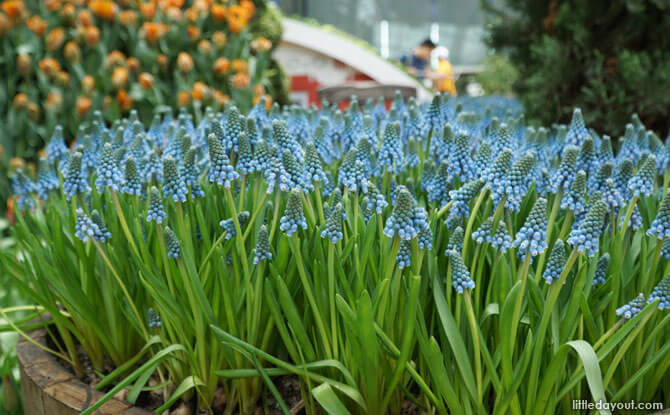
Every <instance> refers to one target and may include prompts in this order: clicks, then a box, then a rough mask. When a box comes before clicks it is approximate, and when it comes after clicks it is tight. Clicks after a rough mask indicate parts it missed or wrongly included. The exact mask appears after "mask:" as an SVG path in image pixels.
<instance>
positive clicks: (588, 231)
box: [12, 95, 670, 315]
mask: <svg viewBox="0 0 670 415" xmlns="http://www.w3.org/2000/svg"><path fill="white" fill-rule="evenodd" d="M385 104H386V103H385V102H384V101H383V100H379V101H378V102H376V103H375V102H374V101H373V100H368V101H366V102H365V103H364V104H362V105H361V104H359V102H358V101H357V100H356V99H355V98H353V99H352V101H351V105H350V106H349V108H348V109H346V110H344V111H343V110H341V109H340V108H339V107H338V106H336V105H330V104H327V103H324V104H323V105H321V106H320V107H317V106H313V107H311V108H309V109H304V108H298V107H292V108H284V109H282V108H280V107H279V106H277V105H276V104H275V106H274V107H273V109H272V111H271V112H267V111H266V109H265V107H264V105H265V103H264V100H261V101H260V102H259V103H258V104H257V105H256V106H255V107H254V108H253V109H252V110H251V112H250V113H249V114H248V115H247V116H244V115H243V114H241V113H240V112H239V110H238V109H237V108H235V107H234V106H232V105H231V106H228V107H226V108H225V109H224V110H223V111H221V112H215V111H214V110H212V109H210V108H208V109H207V110H206V112H205V114H204V116H203V117H202V118H201V120H200V121H199V122H197V123H196V122H194V119H193V117H192V116H191V115H189V114H188V113H187V112H186V110H183V111H181V112H179V113H178V114H177V115H176V116H175V115H173V114H172V113H170V112H167V113H165V114H162V115H156V116H155V117H154V120H153V122H152V123H151V125H150V126H149V128H148V129H145V128H144V126H143V125H142V123H141V122H140V121H139V120H138V115H137V113H136V112H131V114H130V116H129V117H128V118H127V119H122V120H117V121H115V122H114V123H113V124H112V125H111V126H107V125H106V124H105V123H104V121H103V119H102V116H101V114H100V113H95V114H94V116H93V119H92V121H91V122H90V123H88V124H84V125H82V127H81V128H80V129H79V132H78V133H77V135H76V137H74V141H75V143H74V145H73V146H72V150H70V149H68V147H67V145H66V140H65V138H66V137H64V134H63V130H62V128H60V127H57V128H55V129H54V132H53V136H52V138H51V140H50V141H49V143H48V145H47V148H46V157H45V158H44V159H43V160H41V161H40V165H39V171H38V174H37V176H36V180H34V181H33V180H32V179H31V178H30V177H29V175H28V174H26V173H25V172H23V171H18V172H16V173H15V174H14V176H13V182H12V183H13V189H14V193H15V194H16V200H17V206H18V208H19V209H21V210H25V209H33V208H37V207H38V206H40V205H39V204H37V203H35V201H36V200H37V199H39V200H41V201H44V200H47V199H49V198H51V197H64V198H65V199H67V200H68V201H71V200H73V199H74V200H76V201H77V206H79V207H80V208H81V209H80V210H78V211H77V213H76V215H77V218H76V235H77V237H78V238H80V239H81V240H84V241H88V240H91V239H93V240H96V241H100V242H104V241H105V240H107V239H108V238H110V237H111V235H110V234H109V232H108V231H107V230H106V228H105V226H104V223H103V222H102V220H101V218H100V215H99V214H98V213H97V212H92V211H90V210H89V209H87V208H86V206H87V204H86V198H87V195H89V194H90V192H92V191H95V192H98V193H107V192H119V193H122V194H125V195H127V197H131V198H135V199H133V200H134V201H135V202H136V203H137V202H140V203H138V204H142V203H143V204H144V205H145V206H146V216H145V217H144V219H146V221H147V222H156V223H157V224H163V223H164V222H166V221H167V212H170V221H172V215H173V214H174V213H176V211H175V210H174V208H173V206H174V204H173V203H174V202H178V203H188V202H189V201H196V200H197V199H198V198H206V197H208V193H210V194H214V195H216V197H220V195H219V193H218V192H219V190H217V187H219V186H223V187H224V188H226V189H229V190H230V191H231V192H234V193H240V194H243V193H244V192H246V191H247V189H248V188H247V187H245V186H251V185H252V183H254V185H255V184H260V185H261V186H262V188H263V189H265V191H266V192H267V193H273V192H279V195H283V196H284V197H283V198H280V197H277V199H276V202H274V203H280V206H276V209H275V211H277V212H282V211H283V215H282V216H281V218H270V219H269V220H268V219H267V218H266V220H268V223H270V221H272V220H275V219H279V220H278V224H279V230H281V231H282V232H283V233H284V234H285V235H287V236H292V235H295V234H299V233H300V232H302V231H303V230H305V229H308V222H307V219H306V217H305V212H307V213H309V214H310V215H311V216H315V215H314V213H313V211H314V206H313V202H312V200H313V199H312V198H311V197H310V195H311V194H312V193H317V194H318V196H319V197H320V198H321V200H324V201H325V200H328V202H327V204H324V206H323V213H324V215H323V216H324V218H325V221H324V222H325V223H319V224H318V226H319V227H320V229H319V232H320V234H321V236H322V237H323V238H326V239H328V240H329V241H330V242H333V243H335V242H338V241H340V240H342V239H343V238H344V236H345V234H346V233H347V232H345V231H344V230H346V229H349V228H347V227H345V226H344V223H343V222H344V221H348V220H350V219H351V218H349V217H347V215H346V214H345V210H346V211H349V212H351V210H349V206H350V204H351V203H353V201H354V200H357V201H358V203H359V206H358V207H357V208H360V211H361V212H362V217H363V218H364V219H365V220H366V221H368V220H371V218H373V217H374V216H375V215H377V218H378V220H381V221H382V222H381V223H380V227H381V228H382V229H383V233H384V234H385V235H386V236H388V237H389V238H398V239H399V240H400V241H399V251H398V254H397V260H398V264H399V266H400V267H401V268H402V267H406V266H408V265H410V261H411V257H412V249H414V246H415V245H414V243H413V240H414V238H417V241H416V242H417V245H416V246H418V248H419V249H424V250H430V249H432V247H433V244H434V243H435V241H434V240H433V233H434V232H436V227H437V226H445V225H444V223H445V222H446V227H447V229H448V231H449V232H450V238H449V244H448V245H449V246H448V249H447V252H446V255H447V256H449V258H450V260H451V262H450V263H451V264H452V271H453V275H452V278H453V281H454V287H455V288H456V289H457V291H459V292H461V291H462V290H464V289H472V288H474V283H473V282H472V280H470V279H469V272H468V270H467V267H466V266H465V264H464V263H463V260H462V258H461V259H459V258H460V252H462V248H463V246H462V245H463V228H464V227H465V224H466V223H467V222H468V220H469V219H470V217H471V215H472V209H473V200H474V199H477V197H478V196H480V195H481V196H482V198H483V196H487V198H486V199H484V200H483V204H482V206H481V209H487V210H486V211H482V210H480V211H479V212H477V216H474V215H473V218H472V219H473V222H472V223H471V224H470V225H474V226H472V229H474V231H473V233H472V235H471V236H472V240H473V241H475V242H476V243H478V244H483V243H488V244H490V245H491V246H492V247H493V248H495V249H497V250H499V251H500V252H505V251H507V250H510V249H514V250H515V251H516V254H517V255H519V256H521V257H526V256H530V257H531V258H533V257H536V256H539V255H548V261H547V263H546V268H544V269H543V270H540V272H542V275H543V277H544V278H545V280H546V281H547V282H548V283H551V282H553V281H555V280H556V279H558V278H559V276H560V274H561V272H562V268H563V266H564V264H565V260H566V259H565V258H566V251H567V250H568V249H570V247H572V249H573V250H576V251H577V252H580V253H581V252H584V253H586V255H587V256H589V257H592V256H594V255H595V254H596V253H597V252H598V251H599V250H600V244H599V242H600V237H601V235H603V234H605V233H606V232H608V231H609V232H612V233H614V232H619V231H621V230H625V229H623V228H628V229H633V230H636V229H640V228H643V227H644V226H645V225H647V226H648V227H647V228H646V229H644V232H646V234H647V235H649V236H651V237H654V238H655V239H657V242H655V243H659V244H662V250H661V256H662V257H663V258H666V257H670V243H668V240H670V192H667V193H668V194H665V195H664V197H661V196H662V193H661V192H659V190H661V186H659V183H660V181H659V180H658V178H659V176H662V175H663V174H665V172H666V170H667V169H668V167H670V142H668V143H665V144H664V143H663V142H662V141H661V140H660V138H659V137H657V136H656V134H654V133H653V132H651V131H646V130H645V129H644V126H642V125H641V123H640V122H639V120H637V121H636V120H635V119H633V121H632V122H631V125H630V126H629V127H628V128H627V130H626V135H625V136H624V138H623V139H622V141H621V142H622V145H621V146H620V150H619V151H618V152H617V153H616V155H615V153H614V152H613V150H612V147H613V145H612V142H611V140H610V139H609V137H607V136H604V137H600V136H599V135H598V134H596V133H595V132H594V131H592V130H590V129H588V128H587V127H586V125H585V123H584V120H583V117H582V114H581V111H580V110H575V112H574V114H573V117H572V120H571V122H570V124H569V126H557V127H552V128H534V127H527V126H526V125H525V123H524V118H523V114H522V113H521V108H520V106H519V105H518V102H516V101H513V100H509V99H502V98H489V99H479V100H474V99H469V98H463V99H451V98H450V99H447V98H446V97H442V96H439V95H438V96H436V97H435V98H434V99H433V101H432V102H430V103H419V102H416V101H415V100H413V99H410V100H409V101H404V100H403V99H402V98H401V97H400V96H399V95H398V96H397V97H396V99H394V100H393V101H392V102H391V107H390V109H389V110H387V109H386V107H385ZM640 137H641V138H640ZM252 175H253V179H254V180H246V179H247V178H248V177H250V176H252ZM59 176H60V177H59ZM408 177H411V178H408ZM413 180H416V182H414V181H413ZM61 181H62V187H61V184H60V183H61ZM91 184H94V185H95V186H94V188H95V190H92V189H91ZM481 192H487V193H485V194H482V193H481ZM343 193H344V194H345V195H348V196H346V197H345V198H344V199H343V197H342V194H343ZM352 195H357V196H360V197H356V198H354V197H352ZM557 197H560V200H557V202H556V204H557V205H558V209H560V210H561V211H563V216H561V217H565V219H564V223H566V224H567V227H566V228H565V229H564V233H563V234H562V235H561V238H562V239H563V240H560V239H559V240H558V241H556V243H555V244H554V246H553V248H552V250H551V252H550V253H549V252H545V251H547V250H548V245H547V244H548V242H549V241H548V240H549V236H550V235H552V229H548V226H549V214H550V213H552V212H551V210H550V209H551V207H550V206H547V205H548V203H547V200H553V198H557ZM660 199H662V200H660ZM634 200H640V201H641V202H643V203H644V204H643V203H641V204H640V206H648V205H650V204H651V203H652V202H653V203H656V204H658V205H659V206H660V207H659V209H658V213H657V215H656V216H655V217H652V218H647V217H646V216H645V217H644V220H643V215H642V213H643V212H644V213H645V214H646V213H647V212H645V209H646V208H645V209H643V210H642V212H641V210H640V209H639V208H638V206H637V205H633V204H631V201H634ZM659 200H660V202H659ZM489 201H490V203H489ZM647 201H648V202H649V203H646V202H647ZM303 203H304V204H305V205H304V206H303ZM552 205H554V204H553V203H552ZM629 209H630V210H629ZM271 211H272V209H271V210H270V212H271ZM437 211H440V212H441V213H440V215H441V214H443V213H445V212H447V214H446V215H445V216H441V217H440V220H435V218H436V216H435V215H434V213H435V212H437ZM429 212H430V215H429ZM493 212H503V214H502V215H495V214H494V213H493ZM207 213H208V212H205V214H207ZM243 213H244V212H243ZM320 213H321V212H320ZM628 213H630V214H629V215H628ZM245 214H246V216H245V215H244V214H240V215H241V216H238V219H239V222H240V224H243V223H244V221H245V217H246V218H247V219H248V213H245ZM482 214H485V215H487V216H486V217H487V219H485V220H484V221H481V219H480V218H481V216H479V215H482ZM553 214H554V215H555V214H556V212H553ZM310 215H308V216H310ZM517 215H524V216H525V218H523V217H522V218H518V217H517ZM143 216H144V215H143ZM626 217H629V221H628V222H627V223H626V220H625V219H626ZM510 218H513V220H510ZM312 219H313V218H312ZM524 219H525V220H524ZM217 220H220V224H221V226H222V227H223V230H225V232H226V237H227V238H233V237H235V236H236V229H235V224H234V221H233V219H232V218H217ZM275 222H276V220H275ZM522 223H523V226H521V228H520V229H517V227H518V226H519V225H521V224H522ZM554 225H555V224H554ZM161 226H163V225H161ZM113 229H115V228H113ZM196 231H198V232H199V229H198V230H196ZM219 231H220V230H219ZM244 233H245V234H246V232H244ZM272 233H274V229H273V230H272ZM205 234H210V233H208V232H207V233H205ZM275 235H276V234H273V235H269V234H268V229H267V228H266V226H265V225H264V226H262V227H261V228H260V230H259V231H258V233H257V236H256V247H255V250H254V263H260V262H262V261H267V260H270V259H271V258H272V253H271V249H270V247H271V244H270V240H271V238H273V237H275ZM553 235H556V233H555V232H554V233H553ZM566 236H568V237H567V238H566ZM180 237H181V235H180ZM245 237H246V235H245ZM165 240H166V243H167V247H168V255H169V256H170V257H173V258H178V257H179V256H180V255H181V249H180V244H179V240H178V238H177V235H176V234H175V233H174V232H173V231H172V230H170V228H168V227H166V228H165ZM563 242H565V244H564V243H563ZM612 254H613V253H612ZM608 265H609V257H608V256H607V254H606V253H604V254H603V255H601V257H600V260H599V261H598V264H597V267H596V273H595V275H594V280H593V281H594V284H596V285H600V284H603V283H605V282H606V275H607V268H608ZM663 290H665V291H663ZM659 292H660V294H659V293H656V294H654V295H655V297H654V298H666V300H662V304H663V305H664V307H665V304H667V296H666V297H663V295H666V294H663V293H667V283H666V286H664V288H663V289H662V290H661V291H659ZM651 297H652V296H650V297H649V298H651ZM631 307H632V306H631ZM633 311H634V309H633ZM623 313H624V315H627V314H625V313H628V314H631V312H629V311H628V312H623Z"/></svg>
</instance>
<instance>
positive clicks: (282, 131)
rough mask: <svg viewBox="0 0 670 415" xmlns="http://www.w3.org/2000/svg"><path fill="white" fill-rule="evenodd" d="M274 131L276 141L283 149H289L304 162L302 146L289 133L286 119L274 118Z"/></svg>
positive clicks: (297, 158) (296, 157)
mask: <svg viewBox="0 0 670 415" xmlns="http://www.w3.org/2000/svg"><path fill="white" fill-rule="evenodd" d="M272 131H273V133H274V141H275V143H277V145H278V146H279V148H280V149H281V151H285V150H288V152H289V153H291V155H293V157H295V159H296V160H298V161H299V162H302V161H303V158H304V152H303V149H302V146H300V144H299V143H298V142H297V141H296V140H295V138H294V137H293V136H291V135H290V134H289V133H288V130H287V129H286V123H285V122H284V121H278V120H274V121H273V122H272Z"/></svg>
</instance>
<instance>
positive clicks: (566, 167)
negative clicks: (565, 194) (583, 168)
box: [549, 145, 579, 193]
mask: <svg viewBox="0 0 670 415" xmlns="http://www.w3.org/2000/svg"><path fill="white" fill-rule="evenodd" d="M578 154H579V149H578V148H577V147H575V146H573V145H568V146H567V147H565V149H564V150H563V157H562V158H561V164H560V165H559V166H558V170H556V172H555V173H554V174H553V176H551V179H550V181H549V185H550V187H549V188H550V189H551V191H552V192H553V193H558V191H559V190H561V189H562V188H568V187H569V186H570V184H572V180H573V179H574V177H575V173H576V172H577V155H578Z"/></svg>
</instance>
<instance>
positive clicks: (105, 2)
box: [0, 0, 279, 210]
mask: <svg viewBox="0 0 670 415" xmlns="http://www.w3.org/2000/svg"><path fill="white" fill-rule="evenodd" d="M266 11H267V6H266V4H265V2H264V1H261V0H258V1H255V2H254V1H252V0H239V1H237V0H235V1H232V0H231V1H229V2H219V1H213V0H196V1H188V2H185V1H184V0H146V1H129V0H118V1H116V0H91V1H84V0H46V1H42V0H4V1H0V54H1V55H2V59H0V73H2V79H1V80H0V112H1V113H2V114H3V115H2V117H1V118H0V121H1V122H2V125H3V126H4V127H5V128H3V129H2V131H0V146H1V147H0V161H2V162H0V171H1V170H5V169H7V165H8V160H10V159H11V158H12V157H22V158H26V159H28V160H30V161H36V160H37V156H36V152H37V150H38V149H40V148H42V147H43V146H44V143H45V142H46V140H48V138H49V136H50V134H51V132H52V130H53V128H54V126H55V125H56V124H60V125H62V126H63V128H64V130H65V131H66V132H67V134H68V135H69V136H73V135H76V133H77V128H78V126H79V124H80V123H81V121H82V120H87V119H88V120H90V119H91V118H92V116H93V112H94V110H95V109H99V110H101V111H102V114H103V117H104V118H105V119H106V120H107V121H108V122H111V121H113V120H115V119H118V118H120V117H121V116H122V115H127V114H128V112H129V111H130V110H131V109H138V110H139V111H140V114H141V115H142V114H146V117H149V118H147V119H144V120H143V121H144V122H147V123H148V122H150V121H151V118H150V117H151V115H152V110H153V109H154V108H156V107H158V106H166V107H174V108H176V107H178V106H179V107H189V108H193V110H194V111H202V110H203V109H204V107H205V106H207V105H213V106H221V107H222V106H223V105H224V104H225V103H226V102H228V101H229V100H231V99H232V100H234V101H235V102H236V105H237V106H238V107H240V108H241V109H243V110H244V111H248V110H249V109H250V108H251V106H252V105H253V104H254V103H255V102H257V101H258V100H259V99H260V97H261V96H265V97H266V102H268V103H269V102H270V95H268V94H267V93H269V94H273V96H276V95H275V94H277V91H274V90H273V87H272V85H271V82H270V80H269V78H268V77H269V74H270V72H271V71H270V67H271V50H272V48H273V47H274V46H275V45H274V44H273V42H277V41H278V39H276V38H274V37H273V38H272V39H268V38H266V37H264V35H266V36H270V34H266V31H264V30H263V26H262V25H263V24H264V23H263V22H264V20H263V19H264V17H263V16H266V14H267V13H266ZM277 24H279V23H277ZM273 36H274V35H273ZM3 153H4V154H3ZM14 161H15V163H14V165H12V166H11V168H10V169H9V170H14V169H15V168H16V167H17V165H18V166H20V164H21V163H20V160H19V159H15V160H14ZM4 185H5V182H4V180H2V181H0V199H1V200H2V203H3V204H4V201H5V199H6V197H7V191H6V189H4V187H5V186H4ZM2 210H4V209H2Z"/></svg>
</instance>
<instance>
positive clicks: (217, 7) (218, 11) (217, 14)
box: [210, 4, 226, 20]
mask: <svg viewBox="0 0 670 415" xmlns="http://www.w3.org/2000/svg"><path fill="white" fill-rule="evenodd" d="M210 13H211V14H212V17H213V18H214V19H216V20H224V19H225V18H226V6H224V5H223V4H212V9H211V10H210Z"/></svg>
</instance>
